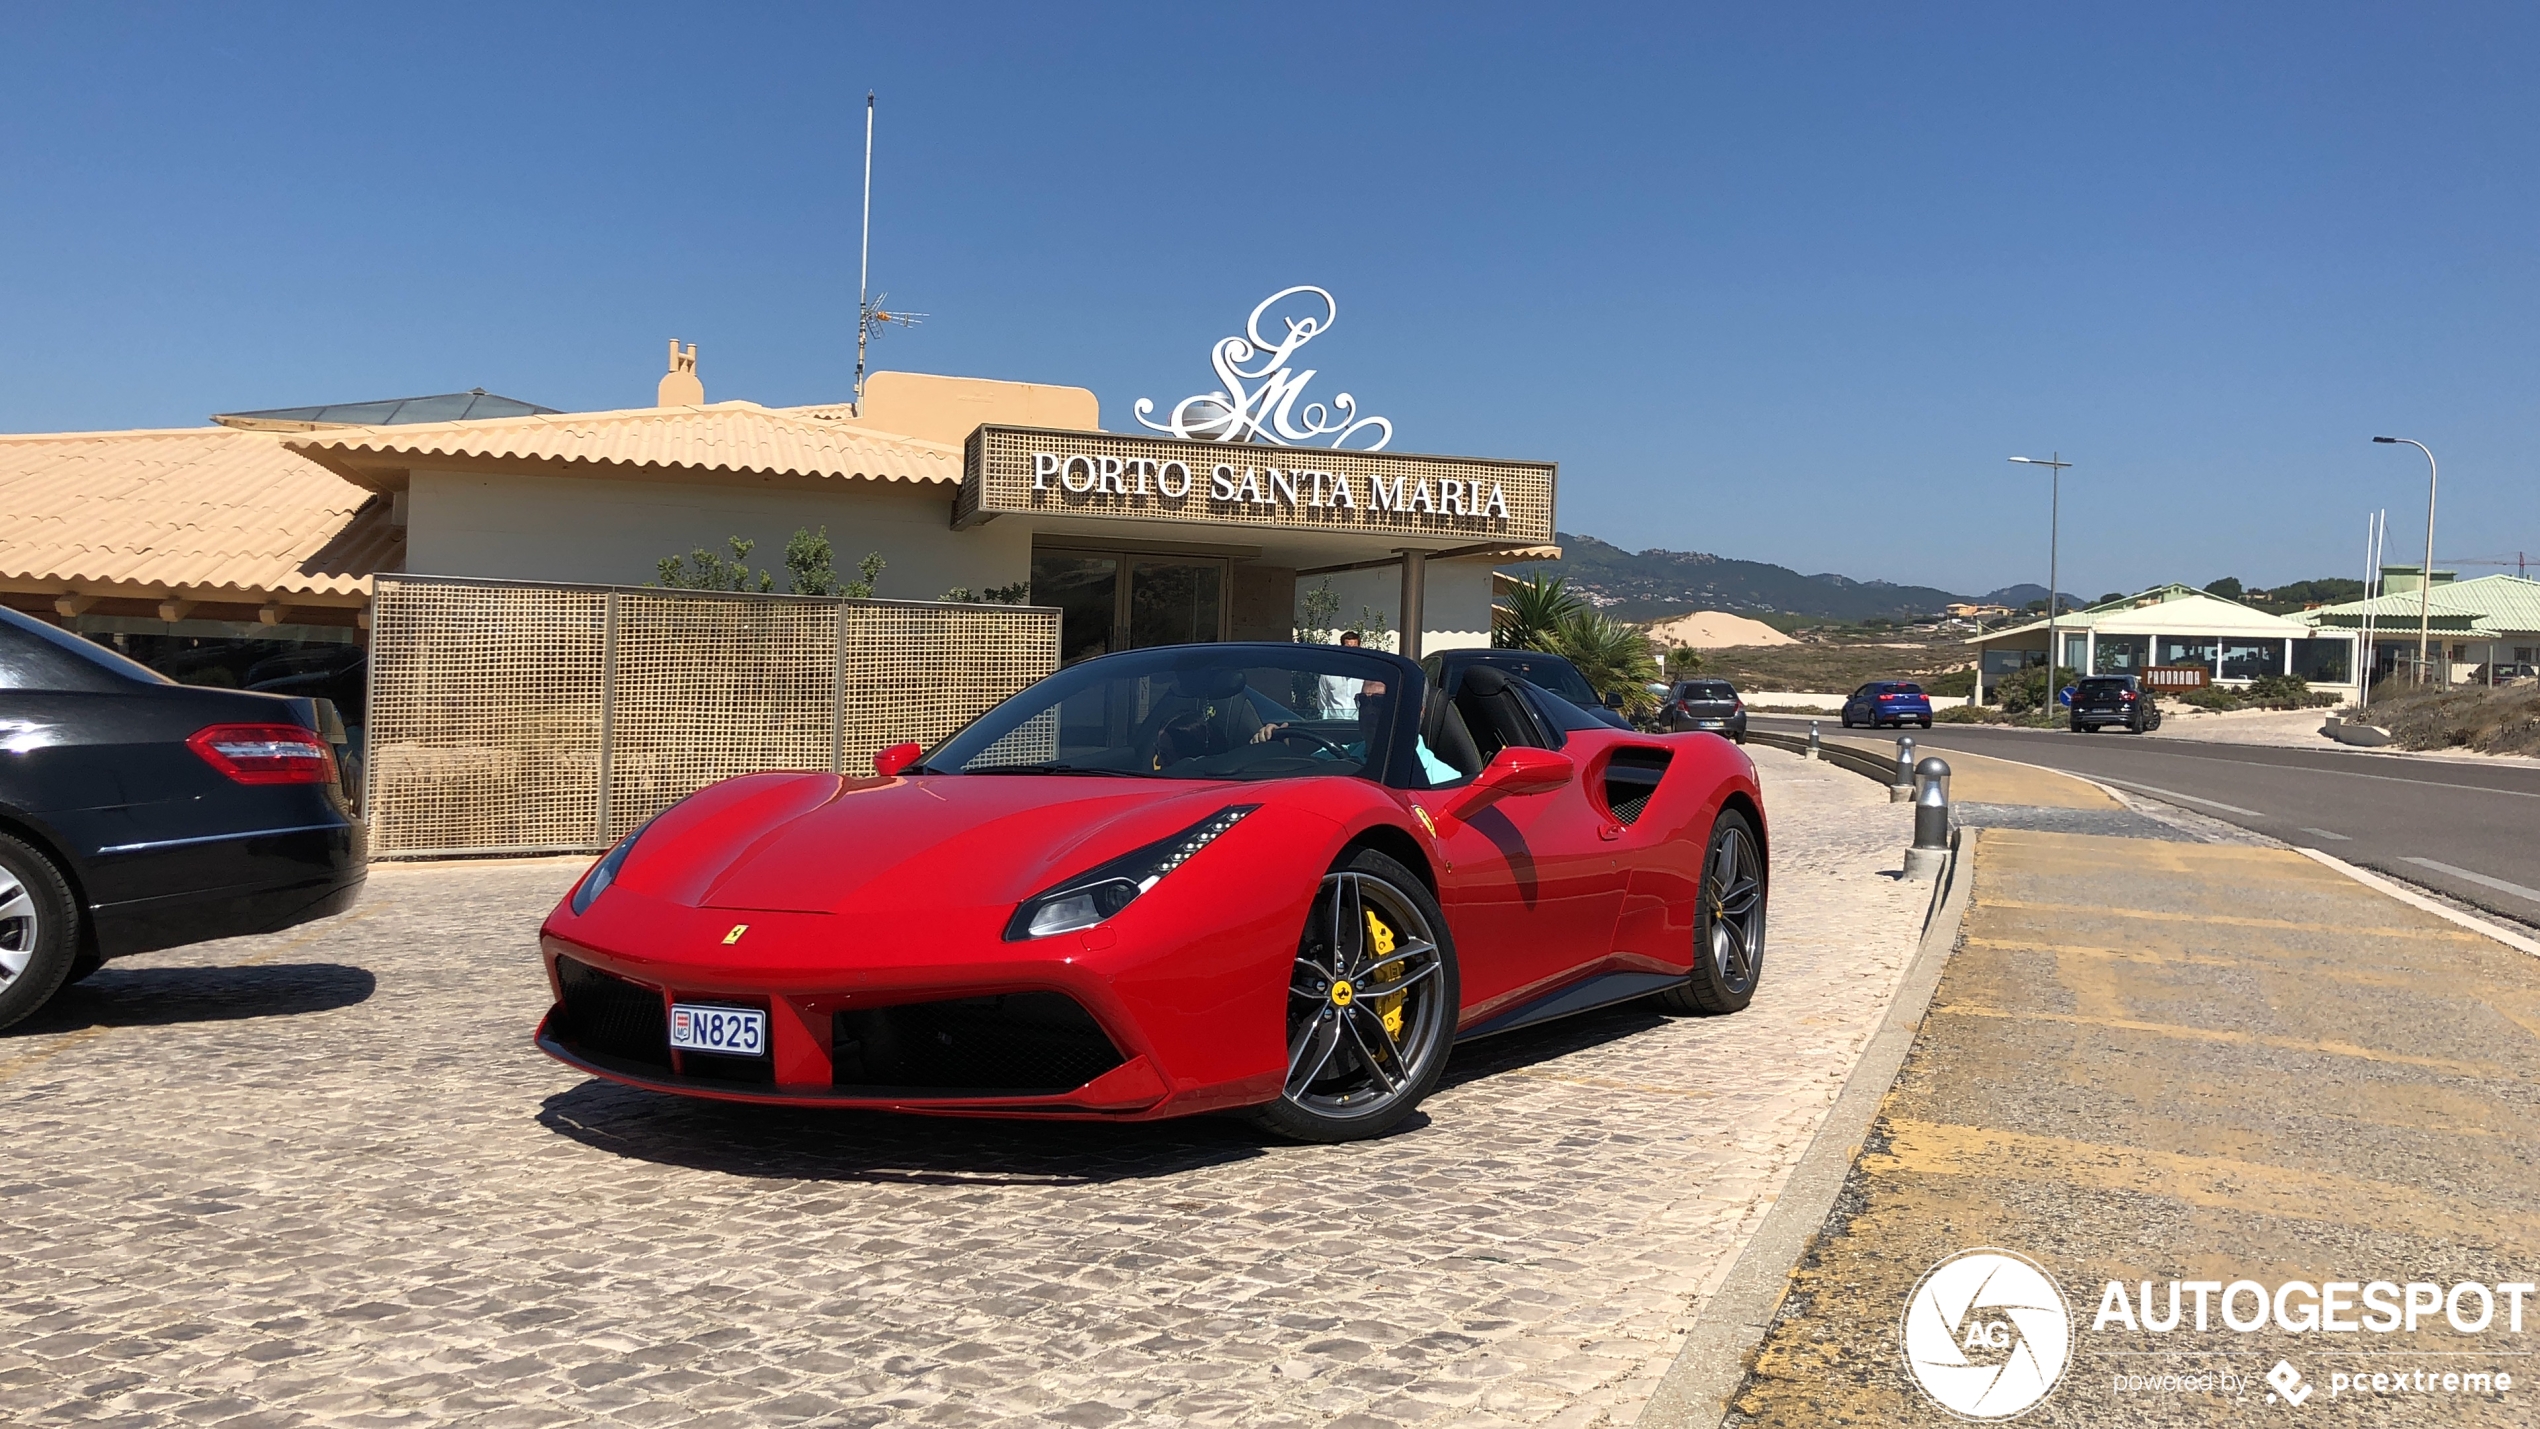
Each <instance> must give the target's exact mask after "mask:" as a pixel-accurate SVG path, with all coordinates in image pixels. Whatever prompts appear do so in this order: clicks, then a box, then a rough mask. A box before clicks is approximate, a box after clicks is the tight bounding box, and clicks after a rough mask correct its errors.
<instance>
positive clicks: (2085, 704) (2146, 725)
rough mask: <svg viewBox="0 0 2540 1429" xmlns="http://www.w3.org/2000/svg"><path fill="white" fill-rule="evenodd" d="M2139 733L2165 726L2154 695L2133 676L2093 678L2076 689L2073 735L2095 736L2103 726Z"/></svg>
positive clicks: (2082, 682)
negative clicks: (2114, 726) (2153, 699)
mask: <svg viewBox="0 0 2540 1429" xmlns="http://www.w3.org/2000/svg"><path fill="white" fill-rule="evenodd" d="M2111 724H2113V725H2117V726H2120V727H2122V728H2125V729H2130V730H2133V731H2134V732H2135V733H2136V734H2149V733H2151V732H2152V731H2153V730H2156V729H2159V728H2160V727H2161V710H2160V707H2159V706H2158V705H2155V704H2154V703H2152V692H2151V691H2149V690H2147V689H2145V688H2143V684H2142V682H2141V681H2139V680H2137V679H2135V677H2134V676H2132V675H2091V676H2088V677H2087V678H2085V679H2083V680H2082V681H2081V683H2079V684H2077V685H2075V686H2073V732H2074V733H2075V734H2094V733H2096V732H2098V730H2099V729H2100V727H2101V726H2103V725H2111Z"/></svg>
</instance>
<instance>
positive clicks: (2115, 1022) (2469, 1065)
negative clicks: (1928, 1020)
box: [1931, 1002, 2511, 1078]
mask: <svg viewBox="0 0 2540 1429" xmlns="http://www.w3.org/2000/svg"><path fill="white" fill-rule="evenodd" d="M1931 1010H1932V1011H1934V1012H1954V1013H1957V1014H1958V1015H1960V1016H1962V1017H1999V1018H2004V1019H2007V1020H2009V1021H2013V1022H2061V1023H2066V1024H2069V1025H2071V1026H2075V1027H2107V1028H2113V1029H2114V1030H2116V1031H2119V1032H2147V1033H2150V1034H2151V1035H2153V1036H2155V1037H2176V1038H2180V1039H2182V1040H2185V1041H2190V1042H2225V1043H2232V1044H2237V1045H2241V1046H2251V1047H2274V1048H2278V1049H2280V1050H2282V1051H2287V1052H2325V1053H2327V1054H2328V1055H2330V1056H2333V1057H2354V1058H2358V1059H2360V1060H2362V1061H2367V1062H2396V1063H2398V1064H2400V1065H2402V1066H2409V1067H2426V1068H2429V1069H2431V1070H2434V1071H2438V1072H2451V1073H2454V1074H2456V1075H2459V1076H2464V1077H2486V1078H2506V1077H2509V1076H2511V1073H2509V1072H2507V1071H2506V1070H2505V1069H2504V1068H2502V1067H2493V1066H2488V1065H2486V1064H2484V1063H2480V1062H2456V1061H2453V1060H2452V1059H2451V1058H2449V1057H2412V1056H2409V1055H2408V1054H2407V1053H2405V1052H2384V1051H2380V1050H2378V1049H2377V1048H2372V1047H2359V1046H2356V1045H2355V1044H2354V1043H2352V1042H2313V1041H2309V1040H2307V1039H2305V1038H2301V1037H2269V1036H2263V1035H2261V1034H2259V1033H2255V1032H2232V1031H2226V1030H2224V1029H2221V1028H2214V1027H2182V1026H2180V1025H2179V1024H2177V1023H2175V1022H2142V1021H2138V1020H2136V1019H2134V1018H2130V1017H2082V1016H2076V1015H2075V1014H2073V1013H2069V1012H2030V1011H2026V1010H2024V1009H2014V1008H2008V1007H1983V1006H1979V1005H1977V1004H1975V1003H1967V1002H1952V1003H1934V1004H1932V1009H1931Z"/></svg>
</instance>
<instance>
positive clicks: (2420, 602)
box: [2373, 437, 2437, 685]
mask: <svg viewBox="0 0 2540 1429" xmlns="http://www.w3.org/2000/svg"><path fill="white" fill-rule="evenodd" d="M2373 440H2374V441H2376V442H2379V443H2381V444H2382V445H2383V446H2395V445H2397V444H2399V443H2401V442H2405V443H2407V444H2408V445H2409V446H2412V447H2415V448H2416V449H2417V450H2418V451H2421V452H2424V453H2425V569H2424V570H2421V571H2419V572H2417V677H2416V681H2415V683H2417V684H2420V685H2422V684H2424V683H2425V653H2426V652H2425V647H2426V634H2427V631H2428V630H2429V629H2430V628H2431V627H2432V624H2433V615H2432V611H2433V600H2434V482H2435V477H2436V475H2437V473H2436V471H2435V468H2434V451H2433V449H2432V448H2430V447H2428V446H2427V445H2426V444H2425V443H2423V442H2421V441H2418V440H2417V439H2416V438H2414V437H2375V438H2373Z"/></svg>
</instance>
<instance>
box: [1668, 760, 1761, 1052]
mask: <svg viewBox="0 0 2540 1429" xmlns="http://www.w3.org/2000/svg"><path fill="white" fill-rule="evenodd" d="M1768 873H1769V870H1768V869H1767V868H1766V867H1765V863H1764V845H1763V843H1762V842H1761V841H1760V840H1758V839H1757V838H1756V837H1755V825H1754V824H1753V823H1752V822H1750V821H1749V820H1748V819H1747V817H1746V816H1745V815H1744V814H1741V813H1739V812H1738V811H1737V810H1735V809H1722V810H1721V811H1720V817H1719V818H1717V819H1714V820H1713V821H1712V822H1711V840H1710V842H1709V843H1708V844H1706V845H1705V846H1704V848H1703V851H1702V890H1701V892H1700V893H1699V894H1697V895H1696V902H1695V905H1694V910H1693V971H1692V972H1691V973H1689V974H1687V975H1686V977H1685V980H1684V981H1683V982H1682V983H1679V984H1678V985H1676V986H1674V987H1671V988H1669V989H1667V990H1666V991H1665V992H1662V993H1660V994H1658V1002H1659V1005H1660V1006H1662V1007H1665V1008H1666V1009H1667V1010H1668V1011H1670V1012H1685V1013H1692V1014H1694V1015H1696V1016H1704V1017H1718V1016H1723V1015H1725V1014H1727V1013H1731V1012H1743V1011H1745V1010H1746V1005H1747V1004H1748V1003H1750V1002H1752V1001H1754V1000H1755V985H1756V983H1757V982H1758V981H1759V980H1760V979H1761V978H1762V977H1763V973H1764V926H1765V925H1764V913H1765V905H1766V902H1767V898H1766V895H1767V893H1768V892H1769V891H1770V886H1771V880H1770V879H1769V877H1768V876H1767V875H1768Z"/></svg>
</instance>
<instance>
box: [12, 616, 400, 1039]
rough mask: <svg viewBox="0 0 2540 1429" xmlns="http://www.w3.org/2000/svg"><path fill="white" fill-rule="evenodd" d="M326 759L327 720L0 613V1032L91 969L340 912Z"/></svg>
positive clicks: (355, 892) (341, 878) (338, 735)
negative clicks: (184, 678) (190, 680)
mask: <svg viewBox="0 0 2540 1429" xmlns="http://www.w3.org/2000/svg"><path fill="white" fill-rule="evenodd" d="M343 741H344V732H343V723H342V720H341V719H340V718H339V717H338V716H337V714H336V712H335V707H334V705H332V704H331V703H329V702H327V701H325V700H322V699H309V698H292V697H288V696H284V695H268V694H256V693H252V692H249V691H245V690H215V689H202V688H198V687H196V686H192V685H179V684H176V683H173V682H172V681H170V680H169V679H168V678H167V677H166V676H164V675H161V674H159V673H158V672H157V671H155V670H152V669H150V668H149V667H148V666H145V665H140V664H136V663H134V662H133V661H131V660H127V659H125V658H124V657H123V656H121V655H119V654H116V653H115V652H114V651H112V650H109V649H106V648H105V647H104V646H102V645H98V644H96V643H94V642H93V641H89V640H84V639H82V638H80V637H79V636H77V635H73V634H70V633H69V632H67V631H63V630H57V629H55V628H53V627H52V626H49V625H46V624H44V623H43V622H41V621H37V620H33V619H30V618H28V617H27V616H24V615H21V614H19V613H18V612H16V611H13V610H7V609H0V1027H6V1026H8V1025H9V1024H10V1023H13V1022H16V1021H18V1020H19V1019H21V1018H23V1017H25V1016H27V1015H28V1014H29V1013H32V1012H34V1011H35V1010H36V1009H37V1008H39V1007H41V1006H43V1005H44V1003H45V1002H46V1000H48V999H49V998H51V997H52V995H53V994H54V993H55V992H56V991H58V990H59V989H60V988H61V987H62V986H63V985H64V984H66V983H70V982H76V981H78V980H79V979H80V978H83V977H86V976H87V975H88V974H90V973H92V972H94V971H96V970H97V968H98V966H99V965H100V964H102V963H103V962H104V961H105V960H106V959H108V958H117V957H122V956H124V955H125V954H127V953H142V952H148V951H150V950H152V949H154V948H166V947H174V946H176V945H178V944H180V943H199V942H203V941H205V940H207V939H211V938H229V937H236V936H238V935H240V934H242V933H267V932H272V931H273V930H275V929H277V928H287V927H289V926H291V925H292V924H294V923H304V922H307V921H309V920H310V919H313V918H323V917H326V916H327V915H329V914H332V913H340V912H342V911H343V910H344V909H346V908H348V907H350V906H351V905H352V903H353V900H354V899H355V898H356V897H357V896H359V894H360V893H361V887H362V877H363V874H364V872H365V864H364V856H365V853H366V851H367V850H366V848H365V844H364V840H363V837H362V829H361V825H360V824H359V823H358V822H357V821H356V820H355V818H354V817H353V806H352V802H351V800H350V799H349V797H348V796H347V794H346V790H345V787H344V784H343V777H342V772H341V771H342V763H341V759H340V750H339V746H341V745H342V743H343Z"/></svg>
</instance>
